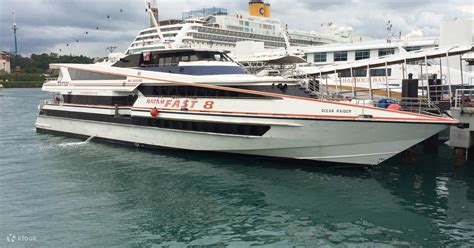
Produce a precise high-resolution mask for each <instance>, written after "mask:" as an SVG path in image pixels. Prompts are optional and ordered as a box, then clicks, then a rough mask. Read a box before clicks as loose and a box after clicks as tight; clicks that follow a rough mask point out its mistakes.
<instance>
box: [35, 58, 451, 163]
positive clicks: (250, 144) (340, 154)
mask: <svg viewBox="0 0 474 248" xmlns="http://www.w3.org/2000/svg"><path fill="white" fill-rule="evenodd" d="M51 67H52V68H56V69H59V71H60V74H59V77H58V79H57V80H55V81H50V82H47V83H45V84H44V85H43V90H44V91H48V92H51V93H53V94H54V97H53V99H51V100H46V101H44V102H43V103H41V104H40V106H39V115H38V118H37V121H36V128H37V130H38V131H46V132H52V133H63V134H74V135H80V136H84V137H94V138H97V139H102V140H110V141H117V142H125V143H129V144H134V145H135V146H137V147H142V146H149V147H155V146H159V147H169V148H177V149H189V150H195V151H214V152H227V153H237V154H248V155H259V156H270V157H279V158H292V159H304V160H318V161H328V162H338V163H348V164H352V165H354V164H356V165H376V164H379V163H381V162H383V161H384V160H386V159H388V158H390V157H392V156H394V155H396V154H398V153H400V152H402V151H403V150H405V149H407V148H409V147H411V146H413V145H415V144H417V143H419V142H421V141H423V140H425V139H426V138H429V137H431V136H432V135H434V134H436V133H438V132H440V131H442V130H443V129H445V128H446V127H448V126H450V125H452V124H456V123H458V122H457V121H456V120H454V119H451V118H444V117H441V116H432V115H424V114H415V113H409V112H403V111H392V110H388V109H383V108H375V107H368V106H363V105H354V104H350V103H347V102H337V101H327V100H321V99H315V98H313V97H312V95H311V92H307V91H306V90H304V89H302V88H301V87H300V84H299V83H298V82H297V81H295V80H289V79H284V78H281V77H259V76H255V75H252V74H248V73H247V71H246V69H245V68H243V67H241V66H240V65H238V64H237V63H235V62H233V61H232V60H231V59H230V58H229V57H228V56H227V55H226V54H225V53H222V52H219V51H215V50H209V49H168V50H158V51H154V52H147V53H145V54H132V55H129V56H127V57H125V58H122V59H121V60H120V61H118V62H116V63H115V64H113V65H112V66H110V65H106V64H92V65H82V64H53V65H51Z"/></svg>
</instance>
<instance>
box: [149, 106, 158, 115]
mask: <svg viewBox="0 0 474 248" xmlns="http://www.w3.org/2000/svg"><path fill="white" fill-rule="evenodd" d="M150 115H151V116H153V117H156V116H158V109H157V108H156V107H154V108H152V109H151V110H150Z"/></svg>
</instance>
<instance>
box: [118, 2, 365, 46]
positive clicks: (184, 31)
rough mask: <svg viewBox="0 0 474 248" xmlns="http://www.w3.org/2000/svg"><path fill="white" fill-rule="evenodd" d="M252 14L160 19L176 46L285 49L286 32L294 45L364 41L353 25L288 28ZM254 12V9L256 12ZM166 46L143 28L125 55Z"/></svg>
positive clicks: (220, 12) (215, 11) (211, 12)
mask: <svg viewBox="0 0 474 248" xmlns="http://www.w3.org/2000/svg"><path fill="white" fill-rule="evenodd" d="M249 4H250V5H249V14H237V13H227V10H226V9H221V8H208V9H202V10H197V11H190V12H185V13H183V19H182V20H167V21H161V22H160V27H159V30H160V31H161V33H162V34H163V36H164V38H165V40H166V41H168V42H170V43H171V44H172V46H173V47H176V48H180V47H181V48H213V49H225V50H230V51H233V50H234V48H235V46H236V43H237V42H239V41H257V42H263V43H264V47H265V48H279V47H280V48H284V47H286V46H287V44H286V43H285V35H287V37H289V42H290V44H291V45H293V46H315V45H321V44H328V43H335V42H338V43H341V42H353V41H357V42H360V41H363V40H367V39H368V38H365V37H361V36H356V35H354V34H353V32H352V29H351V28H341V27H340V28H336V26H335V25H332V24H331V26H330V27H328V28H327V29H328V30H327V32H324V33H317V32H307V31H300V30H292V29H287V27H286V25H284V24H282V23H281V22H280V20H278V19H274V18H270V17H269V16H265V15H259V14H258V13H260V12H258V10H257V12H256V13H253V12H252V9H251V8H252V7H253V6H252V5H255V4H263V2H259V1H256V2H255V1H250V3H249ZM254 12H255V11H254ZM160 48H163V46H162V44H161V42H160V39H159V32H158V31H157V29H156V28H155V27H150V28H147V29H144V30H142V31H140V33H139V34H138V36H137V37H136V38H135V40H134V41H133V42H132V44H131V45H130V46H129V48H128V49H127V51H126V54H132V53H138V52H142V51H146V50H153V49H160Z"/></svg>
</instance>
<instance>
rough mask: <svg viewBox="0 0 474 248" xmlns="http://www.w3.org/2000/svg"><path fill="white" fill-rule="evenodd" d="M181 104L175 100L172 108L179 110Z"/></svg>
mask: <svg viewBox="0 0 474 248" xmlns="http://www.w3.org/2000/svg"><path fill="white" fill-rule="evenodd" d="M179 104H180V102H179V100H175V101H174V103H173V105H172V106H171V107H172V108H179Z"/></svg>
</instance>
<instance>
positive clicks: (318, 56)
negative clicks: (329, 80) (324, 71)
mask: <svg viewBox="0 0 474 248" xmlns="http://www.w3.org/2000/svg"><path fill="white" fill-rule="evenodd" d="M326 57H327V56H326V53H315V54H314V62H326V61H327V60H326Z"/></svg>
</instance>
